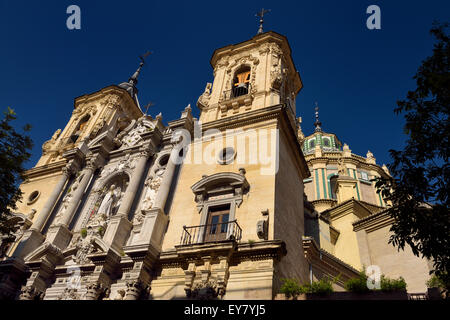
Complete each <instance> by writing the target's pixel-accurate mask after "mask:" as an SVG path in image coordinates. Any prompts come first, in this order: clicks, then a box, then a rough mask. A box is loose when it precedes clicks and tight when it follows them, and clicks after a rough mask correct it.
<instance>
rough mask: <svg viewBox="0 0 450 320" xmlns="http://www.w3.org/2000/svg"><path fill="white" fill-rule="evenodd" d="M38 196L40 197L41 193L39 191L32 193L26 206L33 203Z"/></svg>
mask: <svg viewBox="0 0 450 320" xmlns="http://www.w3.org/2000/svg"><path fill="white" fill-rule="evenodd" d="M40 195H41V193H40V192H39V191H33V192H32V193H31V194H30V195H29V197H28V202H27V204H28V205H30V204H32V203H35V202H36V200H37V199H38V198H39V196H40Z"/></svg>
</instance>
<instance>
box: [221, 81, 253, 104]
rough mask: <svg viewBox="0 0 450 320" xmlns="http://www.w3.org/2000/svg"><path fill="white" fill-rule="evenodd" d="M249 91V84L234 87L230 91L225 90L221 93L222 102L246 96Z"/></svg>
mask: <svg viewBox="0 0 450 320" xmlns="http://www.w3.org/2000/svg"><path fill="white" fill-rule="evenodd" d="M250 91H251V85H250V83H247V84H241V85H238V86H236V87H234V88H233V89H231V90H226V91H224V92H223V99H224V100H231V99H234V98H238V97H242V96H246V95H248V94H249V93H250Z"/></svg>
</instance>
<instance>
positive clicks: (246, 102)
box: [219, 83, 253, 115]
mask: <svg viewBox="0 0 450 320" xmlns="http://www.w3.org/2000/svg"><path fill="white" fill-rule="evenodd" d="M251 91H252V90H251V85H250V83H246V84H241V85H238V86H236V87H233V89H230V90H226V91H224V92H223V95H222V98H221V101H219V105H220V110H221V112H222V115H226V113H227V111H228V110H229V109H233V113H238V112H239V108H240V107H241V106H246V108H247V109H249V108H251V105H252V100H253V97H252V95H251V94H250V93H251Z"/></svg>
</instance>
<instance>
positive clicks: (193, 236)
mask: <svg viewBox="0 0 450 320" xmlns="http://www.w3.org/2000/svg"><path fill="white" fill-rule="evenodd" d="M241 238H242V229H241V227H240V226H239V224H238V223H237V221H236V220H234V221H229V222H223V223H216V224H204V225H201V226H195V227H186V226H184V227H183V234H182V235H181V245H191V244H202V243H210V242H219V241H227V240H233V241H237V242H239V241H240V240H241Z"/></svg>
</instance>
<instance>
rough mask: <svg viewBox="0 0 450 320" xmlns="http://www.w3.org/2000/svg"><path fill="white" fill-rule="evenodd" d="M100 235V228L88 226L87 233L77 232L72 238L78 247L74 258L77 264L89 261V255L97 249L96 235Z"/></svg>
mask: <svg viewBox="0 0 450 320" xmlns="http://www.w3.org/2000/svg"><path fill="white" fill-rule="evenodd" d="M97 235H100V234H99V229H94V228H92V227H88V228H87V230H86V233H85V234H76V235H75V236H74V238H73V239H72V245H74V246H75V248H77V253H76V254H75V257H74V258H73V260H74V261H75V262H76V263H77V264H85V263H86V262H88V258H87V256H88V255H89V254H91V253H94V252H96V251H97V249H96V248H95V246H94V236H97Z"/></svg>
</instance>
